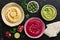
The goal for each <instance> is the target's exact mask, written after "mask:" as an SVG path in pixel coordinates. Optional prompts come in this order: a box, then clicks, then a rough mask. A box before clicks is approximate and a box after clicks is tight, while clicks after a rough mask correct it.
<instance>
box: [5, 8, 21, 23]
mask: <svg viewBox="0 0 60 40" xmlns="http://www.w3.org/2000/svg"><path fill="white" fill-rule="evenodd" d="M5 17H6V19H7V20H8V21H9V22H12V23H15V22H19V20H20V19H21V11H20V10H19V8H17V7H10V8H8V9H7V11H6V16H5Z"/></svg>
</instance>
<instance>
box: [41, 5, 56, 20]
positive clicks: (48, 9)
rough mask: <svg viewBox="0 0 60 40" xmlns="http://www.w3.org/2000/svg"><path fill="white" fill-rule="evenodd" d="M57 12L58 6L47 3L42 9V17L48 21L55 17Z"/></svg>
mask: <svg viewBox="0 0 60 40" xmlns="http://www.w3.org/2000/svg"><path fill="white" fill-rule="evenodd" d="M56 14H57V11H56V8H55V7H54V6H52V5H45V6H44V7H43V8H42V10H41V15H42V17H43V18H44V19H45V20H47V21H51V20H53V19H55V17H56Z"/></svg>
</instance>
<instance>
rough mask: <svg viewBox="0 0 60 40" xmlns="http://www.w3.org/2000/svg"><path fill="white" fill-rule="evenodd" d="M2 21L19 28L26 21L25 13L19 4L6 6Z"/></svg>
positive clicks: (3, 10)
mask: <svg viewBox="0 0 60 40" xmlns="http://www.w3.org/2000/svg"><path fill="white" fill-rule="evenodd" d="M1 15H2V19H3V21H4V23H5V24H7V25H8V26H11V27H13V26H17V25H19V24H21V23H22V21H23V20H24V11H23V9H22V7H21V6H20V5H18V4H17V3H14V2H12V3H8V4H6V5H5V6H4V7H3V9H2V11H1Z"/></svg>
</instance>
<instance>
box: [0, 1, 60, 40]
mask: <svg viewBox="0 0 60 40" xmlns="http://www.w3.org/2000/svg"><path fill="white" fill-rule="evenodd" d="M22 1H23V0H0V13H1V10H2V8H3V7H4V5H6V4H7V3H10V2H16V3H17V4H19V5H21V3H22ZM29 1H32V0H26V2H27V3H28V2H29ZM34 1H37V2H38V3H39V6H40V8H39V11H38V12H36V13H35V14H31V13H29V12H28V11H25V10H24V11H25V14H29V15H30V17H38V18H40V19H42V20H43V22H44V23H45V25H46V24H49V23H53V22H55V21H59V20H60V0H34ZM45 4H51V5H53V6H55V7H56V9H57V17H56V18H55V19H54V20H53V21H50V22H48V21H45V20H44V19H43V18H42V17H41V14H40V11H41V8H42V7H43V6H44V5H45ZM30 17H29V18H30ZM29 18H28V19H29ZM26 20H27V19H26V18H25V19H24V21H23V23H22V24H20V25H24V23H25V22H26ZM17 27H18V26H16V28H17ZM9 29H11V27H9V26H7V25H5V23H4V22H3V21H2V18H1V14H0V38H1V37H2V38H3V40H60V34H58V36H57V37H54V38H49V37H48V36H46V35H45V34H44V35H43V36H42V37H40V38H38V39H31V38H29V37H27V36H26V34H25V32H24V31H23V32H22V33H20V34H21V37H20V38H19V39H15V38H14V37H13V34H12V38H10V39H8V38H6V37H5V32H6V31H9ZM0 40H1V39H0Z"/></svg>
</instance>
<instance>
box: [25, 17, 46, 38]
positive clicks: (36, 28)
mask: <svg viewBox="0 0 60 40" xmlns="http://www.w3.org/2000/svg"><path fill="white" fill-rule="evenodd" d="M44 30H45V24H44V23H43V21H42V20H41V19H40V18H36V17H32V18H30V19H28V20H27V21H26V23H25V25H24V31H25V34H26V35H27V36H28V37H30V38H39V37H41V36H42V35H43V33H44Z"/></svg>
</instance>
